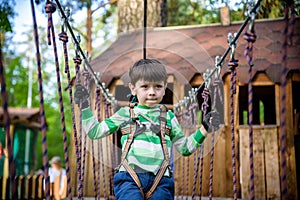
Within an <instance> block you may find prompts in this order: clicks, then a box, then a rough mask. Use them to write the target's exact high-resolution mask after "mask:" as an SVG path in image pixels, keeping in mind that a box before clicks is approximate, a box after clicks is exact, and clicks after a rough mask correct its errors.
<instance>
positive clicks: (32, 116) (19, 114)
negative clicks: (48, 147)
mask: <svg viewBox="0 0 300 200" xmlns="http://www.w3.org/2000/svg"><path fill="white" fill-rule="evenodd" d="M8 113H9V117H10V121H11V124H14V125H15V124H18V123H20V124H23V125H25V126H27V127H28V128H33V129H38V130H39V129H40V127H41V125H40V109H39V108H13V107H9V108H8ZM0 125H3V108H2V107H0Z"/></svg>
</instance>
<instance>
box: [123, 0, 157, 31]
mask: <svg viewBox="0 0 300 200" xmlns="http://www.w3.org/2000/svg"><path fill="white" fill-rule="evenodd" d="M162 3H163V1H162V0H158V1H148V5H147V26H148V27H159V26H161V25H162V22H161V11H162V10H161V5H162ZM118 19H119V23H118V32H119V33H122V32H127V31H130V30H133V29H137V28H141V27H143V19H144V0H132V1H128V0H119V1H118Z"/></svg>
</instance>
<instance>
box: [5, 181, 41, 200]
mask: <svg viewBox="0 0 300 200" xmlns="http://www.w3.org/2000/svg"><path fill="white" fill-rule="evenodd" d="M43 181H44V176H43V175H33V176H17V177H16V178H15V179H14V182H15V184H14V185H15V187H16V188H15V191H16V193H17V199H44V190H43ZM10 187H11V186H10V178H9V177H8V178H3V177H0V188H1V190H0V198H1V199H12V197H11V189H10Z"/></svg>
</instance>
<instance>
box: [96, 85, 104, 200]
mask: <svg viewBox="0 0 300 200" xmlns="http://www.w3.org/2000/svg"><path fill="white" fill-rule="evenodd" d="M96 95H97V96H96V104H97V106H96V108H97V119H98V121H99V122H100V121H101V94H100V88H99V87H97V88H96ZM102 164H103V153H102V140H99V141H98V168H97V172H98V188H97V189H98V196H99V197H100V192H101V191H100V177H101V174H100V166H101V165H102ZM102 170H103V167H102ZM102 172H103V174H104V171H102ZM102 181H103V187H104V191H105V178H103V179H102ZM104 198H106V194H105V192H104Z"/></svg>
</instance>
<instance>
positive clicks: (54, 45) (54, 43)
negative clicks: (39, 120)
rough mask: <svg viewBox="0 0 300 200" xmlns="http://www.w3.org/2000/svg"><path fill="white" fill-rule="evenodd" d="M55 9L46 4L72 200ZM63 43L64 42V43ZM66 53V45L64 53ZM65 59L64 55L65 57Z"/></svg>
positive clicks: (69, 191) (51, 5) (69, 194)
mask: <svg viewBox="0 0 300 200" xmlns="http://www.w3.org/2000/svg"><path fill="white" fill-rule="evenodd" d="M49 7H50V8H49ZM53 7H55V4H49V3H48V4H46V9H45V10H46V12H51V14H49V13H48V17H49V19H48V23H49V24H50V25H48V27H49V26H50V28H51V29H50V30H51V33H52V42H53V50H54V57H55V66H56V77H57V89H58V96H59V105H60V117H61V124H62V133H63V143H64V157H65V162H66V175H67V182H68V198H69V199H72V192H71V191H72V189H71V185H70V166H69V156H68V142H67V134H66V123H65V113H64V105H63V97H62V88H61V80H60V69H59V61H58V55H57V46H56V40H55V31H54V26H53V21H52V12H54V11H55V9H54V8H53ZM64 43H65V42H64ZM65 51H66V45H65V49H64V52H65ZM65 57H66V55H65Z"/></svg>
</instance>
